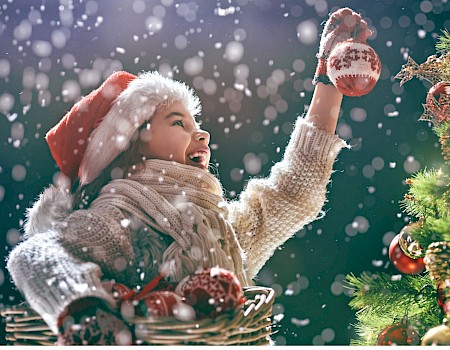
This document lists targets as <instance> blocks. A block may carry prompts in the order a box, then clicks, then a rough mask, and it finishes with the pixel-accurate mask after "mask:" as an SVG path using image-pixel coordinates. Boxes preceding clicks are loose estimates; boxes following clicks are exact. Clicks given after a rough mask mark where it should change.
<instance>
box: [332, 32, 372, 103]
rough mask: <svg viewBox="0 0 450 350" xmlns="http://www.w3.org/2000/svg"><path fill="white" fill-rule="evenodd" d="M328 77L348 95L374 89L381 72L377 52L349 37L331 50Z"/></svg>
mask: <svg viewBox="0 0 450 350" xmlns="http://www.w3.org/2000/svg"><path fill="white" fill-rule="evenodd" d="M327 72H328V77H329V78H330V80H331V82H332V83H333V85H334V86H336V88H337V89H338V90H339V91H340V92H342V93H343V94H344V95H346V96H362V95H366V94H368V93H369V92H370V91H372V89H373V87H374V86H375V84H376V83H377V81H378V78H379V77H380V73H381V62H380V58H379V57H378V55H377V53H376V52H375V50H374V49H372V48H371V47H370V46H369V45H368V44H366V43H365V42H364V43H359V42H356V41H354V40H353V39H348V40H346V41H344V42H342V43H340V44H338V45H336V47H335V48H334V49H333V50H332V51H331V52H330V57H328V60H327Z"/></svg>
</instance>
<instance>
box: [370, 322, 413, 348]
mask: <svg viewBox="0 0 450 350" xmlns="http://www.w3.org/2000/svg"><path fill="white" fill-rule="evenodd" d="M419 344H420V336H419V334H418V333H417V331H416V330H415V329H414V328H413V327H412V326H410V325H408V323H407V321H406V320H402V321H401V322H400V323H397V324H393V325H391V326H388V327H386V328H385V329H384V330H383V331H382V332H381V333H380V335H379V336H378V339H377V345H419Z"/></svg>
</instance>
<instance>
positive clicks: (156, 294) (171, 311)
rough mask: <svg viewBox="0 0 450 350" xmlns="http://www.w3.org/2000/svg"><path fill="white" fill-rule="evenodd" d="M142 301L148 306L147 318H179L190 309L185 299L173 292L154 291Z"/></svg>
mask: <svg viewBox="0 0 450 350" xmlns="http://www.w3.org/2000/svg"><path fill="white" fill-rule="evenodd" d="M141 300H142V301H143V303H144V304H145V305H146V306H147V312H146V316H152V317H170V316H177V315H178V314H179V313H180V312H184V310H185V309H186V308H190V306H189V305H187V304H186V303H185V301H184V299H183V297H181V296H180V295H178V294H177V293H175V292H171V291H153V292H150V293H149V294H147V295H146V296H145V297H144V298H142V299H141Z"/></svg>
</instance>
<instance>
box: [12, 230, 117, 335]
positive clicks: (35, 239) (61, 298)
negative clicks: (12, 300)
mask: <svg viewBox="0 0 450 350" xmlns="http://www.w3.org/2000/svg"><path fill="white" fill-rule="evenodd" d="M59 235H60V233H59V232H57V231H54V230H49V231H46V232H41V233H40V234H36V235H33V236H31V237H30V238H28V239H27V240H25V241H24V242H22V243H20V244H19V245H17V246H16V247H15V248H14V249H13V251H12V252H11V254H10V255H9V257H8V263H7V268H8V270H9V272H10V274H11V277H12V279H13V281H14V283H15V285H16V286H17V288H18V289H19V290H20V291H21V292H22V294H23V295H24V296H25V298H26V300H27V302H28V303H29V304H30V306H31V307H32V308H33V309H34V310H35V311H36V312H37V313H39V314H40V315H41V316H42V318H43V319H44V321H45V322H46V323H47V324H48V326H49V327H50V329H51V330H52V331H53V332H54V333H55V334H56V333H57V331H58V326H57V324H58V318H59V316H60V315H61V314H62V312H63V311H64V309H65V308H66V307H67V306H68V305H69V304H70V303H71V302H72V301H74V300H77V299H80V298H83V297H97V298H100V299H103V300H105V301H107V302H109V303H110V304H111V305H113V304H114V301H113V299H112V297H111V296H110V295H109V294H108V293H107V292H106V291H105V290H104V289H103V288H102V286H101V282H100V276H101V271H100V268H99V266H98V265H96V264H94V263H91V262H82V261H80V260H79V259H77V258H75V257H74V256H73V255H72V254H69V253H68V252H67V250H65V249H64V248H63V247H61V244H60V243H59V242H58V237H59Z"/></svg>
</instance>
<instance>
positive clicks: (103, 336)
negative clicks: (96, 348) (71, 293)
mask: <svg viewBox="0 0 450 350" xmlns="http://www.w3.org/2000/svg"><path fill="white" fill-rule="evenodd" d="M80 303H81V302H80ZM80 303H79V304H80ZM79 304H78V305H79ZM77 307H78V306H77ZM119 317H120V316H116V315H114V314H113V312H109V311H108V310H105V308H104V307H101V306H100V304H99V305H98V306H95V305H92V304H90V305H89V306H87V307H84V308H82V309H80V310H77V311H76V312H73V313H72V312H68V313H66V314H65V315H64V316H63V317H62V319H61V322H60V327H59V332H58V345H131V344H132V335H131V331H130V330H129V328H128V327H127V325H126V324H125V323H124V321H122V320H121V319H120V318H119Z"/></svg>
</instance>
